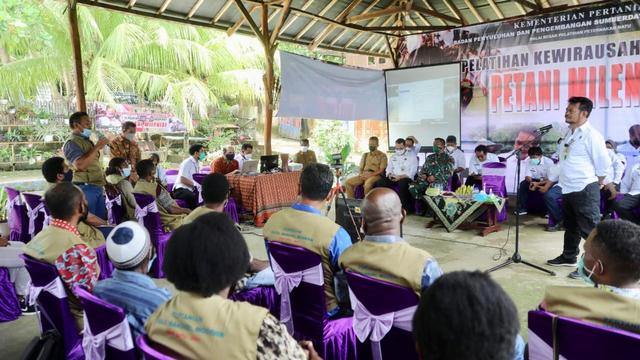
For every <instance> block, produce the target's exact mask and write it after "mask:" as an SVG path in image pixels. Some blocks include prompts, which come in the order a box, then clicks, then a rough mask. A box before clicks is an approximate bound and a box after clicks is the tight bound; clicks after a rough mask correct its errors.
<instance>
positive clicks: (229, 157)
mask: <svg viewBox="0 0 640 360" xmlns="http://www.w3.org/2000/svg"><path fill="white" fill-rule="evenodd" d="M235 157H236V155H235V154H227V160H229V161H233V158H235Z"/></svg>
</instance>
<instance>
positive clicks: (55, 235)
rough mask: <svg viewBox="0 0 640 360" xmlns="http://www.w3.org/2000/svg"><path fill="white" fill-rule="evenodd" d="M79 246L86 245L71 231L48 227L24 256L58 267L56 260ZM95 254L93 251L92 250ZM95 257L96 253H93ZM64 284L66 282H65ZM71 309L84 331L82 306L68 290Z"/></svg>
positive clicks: (33, 240) (98, 270)
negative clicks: (70, 249) (75, 246)
mask: <svg viewBox="0 0 640 360" xmlns="http://www.w3.org/2000/svg"><path fill="white" fill-rule="evenodd" d="M77 244H85V245H86V243H85V242H84V241H82V239H80V238H79V237H77V236H76V235H75V234H73V233H72V232H70V231H69V230H65V229H60V228H57V227H53V226H47V227H46V228H44V229H42V231H40V232H39V233H38V234H37V235H36V236H35V237H34V238H33V239H32V240H31V241H29V242H28V243H27V244H26V245H25V246H24V254H25V255H28V256H30V257H32V258H34V259H36V260H39V261H42V262H45V263H47V264H51V265H54V266H55V265H56V260H58V258H59V257H60V255H62V254H63V253H64V252H65V251H67V250H69V248H71V247H73V246H74V245H77ZM91 251H92V252H93V249H92V250H91ZM93 254H94V255H95V252H93ZM99 275H100V266H99V265H97V264H96V276H99ZM63 283H64V282H63ZM65 289H66V290H67V299H68V300H69V308H70V309H71V314H72V315H73V319H74V320H75V322H76V326H77V328H78V329H84V320H83V318H82V316H83V311H82V306H81V305H80V301H79V300H78V298H77V297H76V296H75V295H74V294H73V293H72V292H71V290H70V289H69V288H67V286H66V284H65Z"/></svg>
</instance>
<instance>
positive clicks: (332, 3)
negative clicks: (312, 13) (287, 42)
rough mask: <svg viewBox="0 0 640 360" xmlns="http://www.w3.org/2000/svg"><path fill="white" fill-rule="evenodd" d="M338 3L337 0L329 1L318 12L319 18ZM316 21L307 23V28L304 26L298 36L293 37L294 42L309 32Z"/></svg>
mask: <svg viewBox="0 0 640 360" xmlns="http://www.w3.org/2000/svg"><path fill="white" fill-rule="evenodd" d="M337 2H338V0H331V2H330V3H328V4H327V5H326V6H325V7H324V8H322V10H320V12H319V13H318V16H319V17H322V15H324V14H325V13H326V12H327V11H329V9H331V7H332V6H333V5H335V4H336V3H337ZM316 21H317V20H316V19H313V20H311V21H309V23H308V24H307V26H305V27H304V28H303V29H302V30H301V31H300V32H299V33H298V35H296V36H295V37H294V39H295V40H299V39H300V38H301V37H302V35H304V34H305V33H306V32H307V31H309V29H311V27H312V26H313V25H314V24H315V23H316Z"/></svg>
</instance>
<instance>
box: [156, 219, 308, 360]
mask: <svg viewBox="0 0 640 360" xmlns="http://www.w3.org/2000/svg"><path fill="white" fill-rule="evenodd" d="M248 264H249V251H248V249H247V245H246V243H245V241H244V239H243V238H242V235H241V234H240V232H238V231H237V230H236V229H235V225H234V223H233V220H231V218H229V216H228V215H227V214H220V213H215V212H211V213H208V214H205V215H202V216H200V217H199V218H197V219H196V220H194V221H193V222H192V223H190V224H187V225H185V226H183V227H181V228H179V229H178V230H176V231H175V232H174V233H173V235H172V236H171V239H170V240H169V242H168V243H167V248H166V253H165V258H164V265H163V270H164V272H165V275H166V276H167V280H169V282H171V283H172V284H173V285H174V286H175V287H176V289H177V290H178V294H177V295H176V296H175V297H173V298H172V299H171V300H169V301H167V302H166V303H164V304H162V305H160V306H159V307H158V309H157V310H156V312H154V313H153V314H152V315H151V316H150V317H149V318H148V319H147V322H146V323H145V330H146V331H147V336H148V337H149V339H150V340H151V341H152V342H153V346H154V348H156V349H158V350H159V351H160V352H162V353H163V354H166V355H169V356H172V357H174V358H178V359H212V360H216V359H220V360H222V359H241V358H242V359H259V360H262V359H264V360H266V359H295V360H298V359H299V360H302V359H307V355H306V354H305V351H304V350H303V349H302V347H301V346H299V345H298V344H297V343H296V341H295V340H294V339H293V338H292V337H291V336H290V335H289V334H288V333H287V329H286V328H285V327H284V325H282V324H281V323H280V322H279V321H278V320H277V319H276V318H275V317H274V316H273V315H271V314H269V312H268V311H267V309H265V308H262V307H258V306H254V305H251V304H249V303H247V302H239V301H238V302H235V301H231V300H228V299H227V296H228V295H229V293H230V292H231V290H230V289H231V287H232V286H233V285H234V284H235V283H236V281H237V280H238V279H240V278H241V277H242V274H243V273H244V271H245V270H246V269H247V266H248ZM177 333H180V334H183V335H184V336H176V334H177ZM195 339H199V340H198V341H195ZM311 350H312V348H311ZM313 354H314V356H315V357H313V359H317V354H315V352H313Z"/></svg>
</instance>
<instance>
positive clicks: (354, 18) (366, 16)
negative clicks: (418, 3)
mask: <svg viewBox="0 0 640 360" xmlns="http://www.w3.org/2000/svg"><path fill="white" fill-rule="evenodd" d="M405 11H407V8H406V7H405V6H394V7H392V8H387V9H382V10H378V11H373V12H370V13H368V14H360V15H355V16H352V17H350V18H347V21H346V22H347V24H353V23H356V22H358V21H362V20H369V19H375V18H379V17H382V16H387V15H392V14H397V13H401V12H405Z"/></svg>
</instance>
